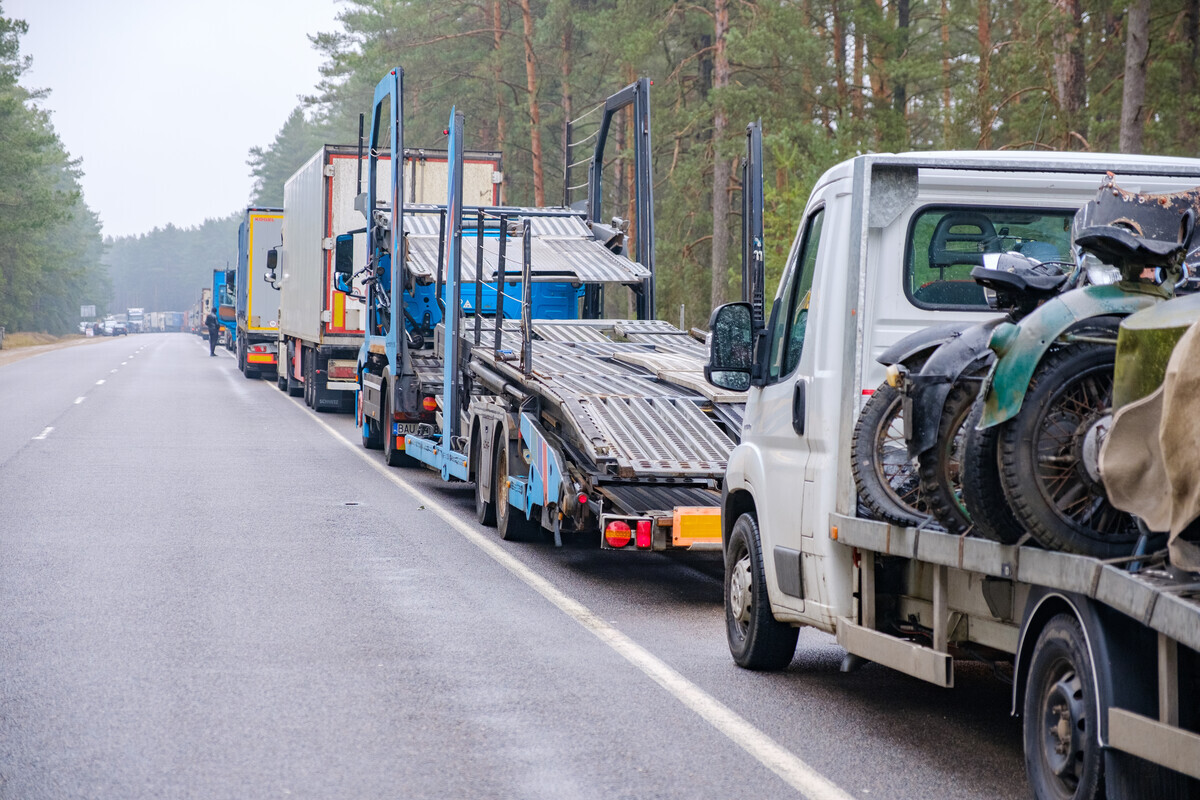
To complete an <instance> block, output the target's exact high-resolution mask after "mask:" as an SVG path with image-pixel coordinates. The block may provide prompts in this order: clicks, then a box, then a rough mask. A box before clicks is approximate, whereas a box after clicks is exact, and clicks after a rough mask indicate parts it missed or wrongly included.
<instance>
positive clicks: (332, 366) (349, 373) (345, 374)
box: [325, 361, 358, 381]
mask: <svg viewBox="0 0 1200 800" xmlns="http://www.w3.org/2000/svg"><path fill="white" fill-rule="evenodd" d="M357 373H358V364H356V363H355V362H353V361H330V362H329V365H328V367H327V368H326V370H325V375H326V376H327V377H328V378H329V380H331V381H352V380H356V379H357V378H358V374H357Z"/></svg>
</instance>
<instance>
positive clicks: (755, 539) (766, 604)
mask: <svg viewBox="0 0 1200 800" xmlns="http://www.w3.org/2000/svg"><path fill="white" fill-rule="evenodd" d="M725 634H726V638H727V639H728V640H729V652H730V653H731V654H732V655H733V660H734V661H735V662H736V663H737V665H738V666H739V667H745V668H746V669H755V670H780V669H783V668H784V667H786V666H787V665H788V664H790V663H792V658H793V657H794V656H795V655H796V639H797V637H798V636H799V635H800V631H799V630H797V629H796V628H793V627H792V626H791V625H788V624H787V623H784V622H779V621H778V620H776V619H775V616H774V615H773V614H772V613H771V601H770V600H769V599H768V597H767V580H766V573H765V572H764V570H763V560H762V543H761V540H760V538H759V535H758V521H757V520H756V519H755V518H754V515H753V514H742V515H741V516H740V517H738V519H737V522H735V523H734V525H733V532H732V533H731V534H730V535H729V544H728V546H727V547H726V548H725Z"/></svg>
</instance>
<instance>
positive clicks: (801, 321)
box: [743, 207, 825, 613]
mask: <svg viewBox="0 0 1200 800" xmlns="http://www.w3.org/2000/svg"><path fill="white" fill-rule="evenodd" d="M824 222H825V209H824V207H821V208H818V209H816V210H815V211H813V212H811V213H810V214H809V216H808V218H807V219H806V220H805V222H804V231H803V234H802V236H801V239H800V241H799V243H798V245H797V246H796V247H794V248H793V249H792V253H791V255H790V257H789V262H788V264H787V268H786V271H785V273H784V279H783V284H782V287H781V289H780V291H779V295H778V297H777V298H776V300H775V306H774V308H773V309H772V311H771V317H770V322H769V328H768V331H767V336H768V349H767V363H766V365H765V370H766V372H765V377H766V384H765V385H764V386H763V387H762V389H761V392H762V394H761V397H760V402H759V403H758V406H757V408H758V413H757V414H756V415H755V419H753V420H750V423H751V429H750V431H749V432H748V433H749V435H748V436H747V435H745V434H744V435H743V439H746V438H750V439H752V440H753V441H754V442H755V443H756V444H757V449H758V451H759V453H761V457H762V464H763V475H762V480H763V481H765V483H766V485H765V487H764V488H765V493H764V494H763V495H761V496H760V503H759V505H758V510H759V522H760V531H761V536H762V544H763V560H764V562H765V563H764V567H765V568H766V571H767V576H768V580H767V583H768V585H769V586H770V587H771V588H772V589H778V590H779V591H778V593H776V592H772V595H771V601H772V604H773V605H783V606H786V607H788V608H790V609H792V610H794V611H796V612H797V613H802V612H803V610H804V595H805V591H804V586H803V581H802V576H801V573H800V550H801V544H802V541H803V539H802V537H804V536H812V516H813V511H812V510H809V511H808V514H807V516H806V515H805V514H804V513H803V512H804V508H803V507H804V504H805V503H806V502H807V501H809V499H810V498H812V497H813V496H814V494H815V493H814V491H813V489H814V487H813V486H811V485H810V484H811V481H808V480H806V478H809V477H811V476H807V475H806V471H807V466H808V460H809V455H810V441H809V436H808V433H809V432H810V428H811V425H812V422H811V419H809V418H808V417H809V415H808V414H807V409H806V406H807V404H808V402H809V397H808V395H809V393H810V392H811V389H812V386H811V383H812V376H813V372H814V370H813V365H814V363H815V358H814V353H813V347H812V343H811V342H809V344H808V346H807V347H806V346H805V344H806V338H811V334H812V331H811V330H810V329H809V327H808V323H809V308H810V305H811V304H812V301H813V278H814V275H815V273H816V268H817V263H818V259H819V256H820V249H821V233H822V230H823V228H824ZM756 494H757V492H756Z"/></svg>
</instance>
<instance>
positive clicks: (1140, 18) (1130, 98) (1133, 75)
mask: <svg viewBox="0 0 1200 800" xmlns="http://www.w3.org/2000/svg"><path fill="white" fill-rule="evenodd" d="M1125 20H1126V21H1125V24H1126V26H1127V29H1126V33H1127V36H1126V39H1125V88H1124V91H1123V92H1122V94H1121V152H1122V153H1140V152H1142V128H1143V125H1144V123H1145V121H1146V61H1147V59H1148V57H1149V55H1150V0H1133V2H1132V3H1130V5H1129V13H1128V14H1127V15H1126V17H1125Z"/></svg>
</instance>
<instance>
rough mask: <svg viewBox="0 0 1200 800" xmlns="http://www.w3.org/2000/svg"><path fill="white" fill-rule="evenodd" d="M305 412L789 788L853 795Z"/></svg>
mask: <svg viewBox="0 0 1200 800" xmlns="http://www.w3.org/2000/svg"><path fill="white" fill-rule="evenodd" d="M306 411H307V409H306ZM308 413H309V416H310V417H311V418H312V419H313V421H315V422H316V423H317V424H318V425H320V426H321V427H322V428H324V429H325V430H326V431H327V432H328V433H329V434H331V435H332V436H333V437H334V438H335V439H337V440H338V441H339V442H341V443H342V444H344V445H345V446H346V447H348V448H349V449H350V450H351V451H352V452H353V453H354V454H355V455H357V456H359V457H360V458H362V459H363V460H364V461H366V462H367V463H368V464H370V465H371V467H372V468H373V469H374V470H375V471H376V472H378V473H380V474H381V475H383V476H384V477H385V478H387V479H388V480H390V481H391V482H392V483H394V484H396V485H397V486H399V487H400V488H401V489H403V490H405V491H406V492H408V493H409V494H411V495H412V496H413V497H415V498H416V499H418V500H420V501H421V502H422V503H423V504H424V505H425V508H427V509H429V510H432V511H433V512H434V513H435V514H437V515H438V516H440V517H441V518H442V519H444V520H445V521H446V522H448V523H449V524H450V525H452V526H453V527H454V528H455V529H456V530H457V531H458V532H459V533H460V534H462V535H463V537H464V538H465V539H467V541H469V542H470V543H471V544H473V545H475V546H476V547H478V548H479V549H480V550H482V551H483V552H484V553H486V554H487V555H488V556H490V557H491V558H492V559H493V560H494V561H496V562H497V563H499V564H500V565H501V566H503V567H504V568H505V569H507V570H508V571H509V572H511V573H512V574H513V575H515V576H516V577H517V578H520V579H521V580H522V581H524V582H525V583H526V584H527V585H528V586H530V587H531V588H532V589H533V590H534V591H536V592H537V593H538V594H540V595H541V596H542V597H544V598H546V599H547V600H549V601H550V602H551V603H552V604H554V605H555V606H556V607H557V608H558V609H559V610H560V611H562V612H563V613H565V614H566V615H567V616H569V617H571V619H573V620H575V621H576V622H578V623H579V624H580V625H582V626H583V627H584V628H586V629H587V630H589V631H591V632H592V633H593V634H594V635H595V636H596V638H598V639H600V641H602V642H604V643H605V644H606V645H608V646H609V647H610V648H612V649H613V650H614V651H616V652H617V653H618V654H619V655H620V656H621V657H622V658H624V659H625V660H626V661H628V662H629V663H630V664H632V665H633V666H635V667H637V668H638V669H639V670H641V671H642V672H643V673H644V674H645V675H646V676H647V677H649V678H650V679H651V680H653V681H654V682H655V683H657V684H658V685H659V686H661V687H663V688H664V689H666V690H667V691H668V692H670V693H671V695H672V696H674V697H675V699H676V700H678V701H679V702H681V703H683V704H684V705H685V706H687V707H688V708H690V709H691V710H692V711H694V712H696V713H697V714H699V715H700V716H701V717H703V718H704V719H705V721H707V722H708V723H709V724H710V725H712V726H713V727H714V728H716V729H717V730H718V731H720V732H721V733H722V734H724V735H725V736H726V737H727V738H729V739H730V740H731V741H732V742H733V743H734V744H736V745H738V746H739V747H741V748H742V749H743V750H745V751H746V752H747V753H749V754H750V755H751V756H753V757H754V758H755V759H757V760H758V761H759V762H760V763H761V764H762V765H763V766H765V767H766V768H767V769H769V770H771V771H772V772H774V773H775V774H776V775H778V776H779V777H780V778H782V779H783V780H784V781H785V782H786V783H787V784H788V785H789V786H791V787H792V788H793V789H795V790H796V791H798V792H800V793H801V794H802V795H804V796H805V797H807V798H809V800H851V795H849V794H847V793H846V792H845V791H843V790H842V789H841V788H840V787H838V786H837V785H836V784H835V783H833V782H832V781H830V780H829V779H828V778H826V777H824V776H823V775H821V774H820V773H819V772H817V771H816V770H815V769H813V768H812V767H810V766H809V765H808V764H807V763H805V762H804V761H803V760H801V759H800V758H798V757H797V756H796V755H795V754H793V753H792V752H791V751H790V750H788V749H787V748H785V747H784V746H783V745H781V744H779V743H778V742H776V741H775V740H774V739H772V738H771V737H770V736H768V735H767V734H765V733H763V732H762V731H760V730H759V729H758V728H755V727H754V726H753V725H751V724H750V723H749V722H747V721H746V720H745V719H744V718H742V717H741V716H740V715H738V714H737V713H736V712H734V711H733V710H732V709H730V708H729V707H728V706H726V705H725V704H724V703H722V702H721V701H719V700H717V699H716V698H715V697H713V696H712V695H710V694H708V693H707V692H705V691H704V690H703V689H701V688H700V687H699V686H697V685H696V684H694V683H692V682H691V681H689V680H688V679H687V678H685V677H684V676H683V675H681V674H680V673H679V672H677V671H676V670H675V669H674V668H672V667H671V666H669V665H668V664H667V663H666V662H665V661H663V660H661V659H660V658H658V657H657V656H655V655H654V654H652V653H651V652H650V651H648V650H646V649H645V648H644V647H642V646H641V645H639V644H638V643H637V642H635V641H633V640H632V639H630V638H629V637H628V636H626V635H625V634H623V633H621V632H620V631H619V630H617V629H616V628H614V627H613V626H611V625H609V624H608V623H607V622H605V621H604V620H602V619H600V618H599V617H597V616H596V615H595V614H594V613H592V611H590V610H589V609H588V608H587V607H586V606H584V605H583V604H582V603H580V602H579V601H578V600H574V599H572V598H571V597H568V596H567V595H566V594H564V593H563V592H562V591H561V590H559V589H558V588H557V587H555V586H554V584H552V583H550V581H548V580H546V579H545V578H543V577H542V576H541V575H539V574H537V573H536V572H535V571H534V570H532V569H530V568H529V567H528V566H527V565H526V564H525V563H524V562H522V561H521V560H519V559H517V558H516V557H514V556H512V555H510V554H509V553H508V552H507V551H506V550H504V549H503V548H502V547H501V546H500V545H499V544H497V543H496V542H494V541H493V540H491V539H489V538H488V537H486V536H484V535H483V534H481V533H480V532H479V531H477V530H475V529H474V528H472V527H471V526H470V525H468V524H467V523H465V522H463V521H462V520H461V519H459V518H458V516H457V515H456V514H455V512H453V511H451V510H450V509H449V508H447V507H446V506H443V505H442V504H441V503H440V502H439V501H438V500H436V499H435V498H434V497H433V496H432V495H427V494H425V493H424V492H423V491H422V490H421V489H420V488H419V487H417V486H414V485H413V484H411V483H409V482H408V481H406V480H404V478H402V477H401V476H400V474H399V473H397V472H395V471H393V470H392V469H391V468H390V467H388V466H387V465H386V464H384V463H383V462H382V461H379V460H377V459H376V458H372V457H371V454H370V453H369V452H368V451H366V450H364V449H363V448H361V447H359V446H358V445H356V444H355V443H354V442H351V441H350V440H348V439H346V438H345V437H344V436H342V435H341V434H340V433H338V431H337V430H335V429H334V428H333V427H332V426H331V425H329V423H327V422H325V421H324V420H322V419H321V418H320V417H318V416H316V414H315V413H312V412H308Z"/></svg>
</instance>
